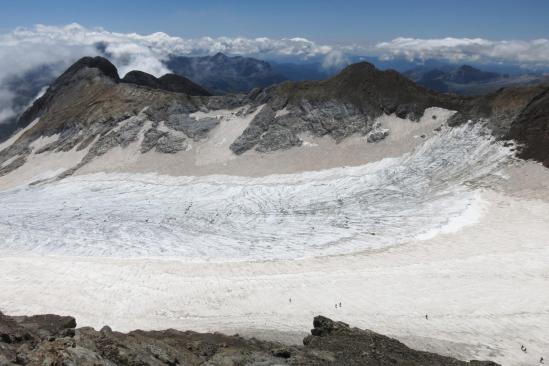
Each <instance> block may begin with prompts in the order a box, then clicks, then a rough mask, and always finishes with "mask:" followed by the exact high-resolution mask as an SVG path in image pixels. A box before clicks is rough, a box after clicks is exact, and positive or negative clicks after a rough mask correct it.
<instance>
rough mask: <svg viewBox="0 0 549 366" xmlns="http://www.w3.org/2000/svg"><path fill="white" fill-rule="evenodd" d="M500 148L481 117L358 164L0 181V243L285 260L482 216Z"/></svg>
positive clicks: (4, 247) (70, 251)
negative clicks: (2, 185) (484, 187)
mask: <svg viewBox="0 0 549 366" xmlns="http://www.w3.org/2000/svg"><path fill="white" fill-rule="evenodd" d="M509 156H510V151H509V149H508V148H505V147H503V146H501V145H500V144H499V143H496V142H495V141H493V140H492V139H491V138H490V137H488V136H487V135H486V134H485V133H484V131H483V130H482V127H481V126H479V125H476V126H470V125H466V126H463V127H459V128H453V129H444V130H443V131H441V132H440V133H439V134H438V135H435V136H434V137H432V138H431V139H429V140H427V141H426V142H425V143H424V144H422V145H421V146H420V147H419V148H417V149H416V150H415V151H414V152H413V153H411V154H407V155H404V156H402V157H400V158H392V159H384V160H382V161H379V162H376V163H370V164H367V165H363V166H359V167H347V168H336V169H329V170H324V171H318V172H306V173H296V174H288V175H271V176H267V177H262V178H243V177H229V176H209V177H169V176H159V175H151V174H116V173H111V174H93V175H85V176H77V177H72V178H68V179H65V180H62V181H59V182H56V183H50V184H45V185H37V186H25V187H19V188H16V189H11V190H7V191H3V192H0V203H1V204H2V210H1V212H0V235H2V238H3V240H2V242H1V243H0V252H1V253H2V254H4V255H22V254H25V253H32V254H41V255H42V254H45V255H71V256H112V257H180V258H185V259H187V260H200V261H201V260H214V261H225V260H250V259H295V258H302V257H309V256H319V255H330V254H342V253H349V252H355V251H362V250H371V249H379V248H384V247H387V246H390V245H395V244H398V243H401V242H403V241H405V240H409V239H410V238H419V239H421V238H429V237H432V236H434V235H436V233H437V232H439V231H442V232H449V231H455V230H457V229H459V228H460V227H462V226H464V225H467V224H470V223H473V222H475V220H477V219H478V217H479V216H480V212H481V210H482V200H481V197H480V195H479V193H478V192H477V190H476V189H475V188H476V187H477V186H479V185H481V184H482V182H483V180H485V179H486V178H487V176H490V175H491V174H495V173H497V172H498V171H499V168H500V166H501V164H502V163H504V162H505V161H507V160H508V159H509Z"/></svg>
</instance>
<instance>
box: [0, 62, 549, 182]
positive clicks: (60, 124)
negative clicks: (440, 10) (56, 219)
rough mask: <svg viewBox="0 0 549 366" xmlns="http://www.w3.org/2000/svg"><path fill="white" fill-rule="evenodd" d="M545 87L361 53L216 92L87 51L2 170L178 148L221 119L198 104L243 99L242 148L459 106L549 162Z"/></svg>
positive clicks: (373, 135)
mask: <svg viewBox="0 0 549 366" xmlns="http://www.w3.org/2000/svg"><path fill="white" fill-rule="evenodd" d="M547 90H548V88H547V87H544V86H526V87H516V88H506V89H502V90H499V91H498V92H496V93H493V94H489V95H486V96H482V97H477V98H470V97H469V98H467V97H459V96H456V95H448V94H440V93H436V92H432V91H429V90H427V89H425V88H423V87H421V86H419V85H417V84H415V83H413V82H412V81H410V80H409V79H408V78H406V77H404V76H402V75H401V74H399V73H398V72H396V71H392V70H389V71H380V70H378V69H376V68H375V67H374V66H373V65H371V64H369V63H367V62H361V63H357V64H353V65H350V66H348V67H347V68H345V69H344V70H343V71H342V72H340V73H339V74H338V75H336V76H334V77H332V78H330V79H328V80H324V81H305V82H285V83H282V84H279V85H276V86H273V87H269V88H266V89H254V90H252V91H251V92H250V93H248V94H231V95H225V96H208V95H207V91H205V90H204V89H203V88H201V87H200V86H198V85H196V84H194V83H192V82H191V81H190V80H188V79H185V78H181V77H178V76H170V75H167V76H165V77H162V78H158V79H157V78H155V77H153V76H152V75H148V74H145V73H141V72H131V73H129V74H128V75H127V76H126V77H125V78H124V79H122V80H121V79H120V77H119V76H118V72H117V70H116V67H114V65H112V64H111V63H110V62H109V61H108V60H106V59H104V58H101V57H95V58H91V57H85V58H82V59H81V60H79V61H78V62H76V63H75V64H74V65H72V66H71V67H70V68H69V69H68V70H67V71H66V72H65V73H63V74H62V75H61V76H60V77H59V78H58V79H57V80H56V81H55V82H54V83H53V84H52V85H51V87H50V88H49V89H48V90H47V92H46V93H45V94H44V95H43V96H42V97H41V98H39V99H38V100H37V101H36V102H35V103H34V104H33V105H32V106H31V107H30V108H29V109H27V110H26V111H25V112H24V113H23V114H22V116H21V117H20V119H19V121H18V124H19V127H20V128H24V127H27V126H29V128H27V130H26V131H24V133H23V134H22V135H21V136H19V137H18V138H17V140H16V141H15V142H14V143H13V144H11V145H10V146H7V147H6V148H4V149H3V150H1V151H0V176H1V175H5V174H7V173H9V172H11V171H13V170H15V169H17V168H19V167H20V166H21V165H23V164H25V161H26V159H27V157H28V156H29V155H30V154H31V153H34V154H41V153H44V152H48V151H55V152H67V151H71V150H74V151H82V150H85V151H86V154H85V156H84V158H82V160H81V161H80V162H79V163H78V164H77V165H75V166H74V167H73V168H71V169H68V170H67V171H66V172H64V173H63V174H61V175H60V177H64V176H67V175H70V174H72V173H73V172H75V171H76V170H78V169H80V168H81V167H82V166H84V165H86V164H87V163H89V162H90V161H92V160H93V159H95V158H96V157H97V156H100V155H103V154H105V153H106V152H108V151H109V150H111V149H113V148H114V147H122V148H124V147H127V146H129V144H131V143H133V142H136V141H138V140H139V141H140V145H141V147H140V151H141V153H147V152H149V151H151V150H154V151H157V152H160V153H166V154H174V153H177V152H180V151H184V150H186V149H187V148H188V146H189V144H190V143H191V142H192V141H200V140H204V139H207V138H208V136H209V133H210V131H211V130H213V129H214V128H215V127H216V126H217V125H218V124H219V120H218V119H216V118H211V117H205V118H196V117H194V115H193V114H194V113H196V112H204V113H207V112H209V111H216V110H237V109H238V113H240V114H248V113H252V112H258V113H256V115H255V117H254V118H253V119H252V121H251V122H250V123H249V125H248V126H247V127H246V128H245V129H244V130H243V132H242V134H240V136H238V137H237V138H236V139H235V140H234V141H232V142H231V144H230V150H231V151H232V153H234V154H236V155H241V154H243V153H245V152H247V151H249V150H256V151H258V152H260V153H268V152H272V151H277V150H284V149H290V148H292V147H294V146H300V145H301V144H302V143H303V136H304V135H312V136H317V137H323V136H329V137H331V138H332V139H333V140H334V141H336V142H340V141H342V140H344V139H346V138H348V137H350V136H353V135H362V136H365V137H366V141H368V142H370V143H375V142H377V141H379V140H381V139H383V138H385V137H386V136H387V135H388V134H390V131H389V130H387V129H385V128H383V127H382V126H379V124H376V119H377V118H378V117H380V116H382V115H391V114H392V115H395V116H396V117H399V118H402V119H408V120H411V121H418V120H419V119H420V118H421V116H422V115H423V113H424V111H425V109H426V108H429V107H442V108H445V109H449V110H455V111H457V113H456V114H454V116H452V118H451V120H450V121H448V124H450V125H458V124H461V123H465V122H467V121H470V120H472V121H475V122H481V123H485V124H486V125H487V126H488V127H489V128H490V129H491V130H492V131H493V133H494V134H495V135H496V136H497V137H498V138H507V139H516V140H517V141H518V142H519V143H520V144H521V150H520V151H519V154H520V155H519V156H521V157H524V158H533V159H536V160H538V161H541V162H544V163H545V164H546V165H547V164H549V163H548V161H549V152H548V150H547V145H548V143H547V141H548V138H547V131H548V130H549V129H548V127H547V125H548V123H549V122H548V118H549V117H548V114H547V111H546V109H547V103H548V101H547V97H546V95H547ZM189 93H194V94H198V95H189ZM259 108H260V109H259ZM531 119H534V121H533V122H531ZM31 123H32V126H31ZM52 136H56V137H57V138H56V139H55V140H54V141H53V142H50V143H48V144H46V145H45V146H41V147H39V148H34V147H33V146H32V143H33V142H34V141H36V140H37V139H39V138H41V137H52Z"/></svg>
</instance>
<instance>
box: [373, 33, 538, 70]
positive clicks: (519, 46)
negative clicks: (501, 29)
mask: <svg viewBox="0 0 549 366" xmlns="http://www.w3.org/2000/svg"><path fill="white" fill-rule="evenodd" d="M376 50H377V52H379V53H380V55H381V56H382V57H385V58H393V57H404V58H407V59H409V60H426V59H430V58H439V59H446V60H450V61H452V62H467V61H479V62H507V63H516V64H523V65H532V66H536V65H544V66H547V65H549V39H536V40H530V41H516V40H511V41H491V40H487V39H482V38H450V37H449V38H438V39H420V38H403V37H401V38H396V39H393V40H392V41H390V42H382V43H379V44H377V45H376Z"/></svg>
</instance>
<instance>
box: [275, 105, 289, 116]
mask: <svg viewBox="0 0 549 366" xmlns="http://www.w3.org/2000/svg"><path fill="white" fill-rule="evenodd" d="M289 113H290V111H289V110H288V109H286V107H284V108H282V109H279V110H278V111H276V113H275V118H278V117H282V116H285V115H287V114H289Z"/></svg>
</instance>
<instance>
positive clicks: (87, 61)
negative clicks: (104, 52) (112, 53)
mask: <svg viewBox="0 0 549 366" xmlns="http://www.w3.org/2000/svg"><path fill="white" fill-rule="evenodd" d="M83 68H91V69H98V70H99V71H100V72H101V73H102V74H103V75H105V76H107V77H109V78H111V79H113V80H114V81H116V82H118V81H119V80H120V76H118V70H117V69H116V66H114V65H113V64H112V63H111V62H110V61H109V60H107V59H106V58H104V57H101V56H96V57H90V56H86V57H82V58H81V59H79V60H78V61H76V62H75V63H74V64H72V66H71V67H69V68H68V69H67V70H66V71H65V72H64V73H63V74H62V75H61V77H63V76H67V75H73V74H75V73H77V72H78V71H80V70H81V69H83Z"/></svg>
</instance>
